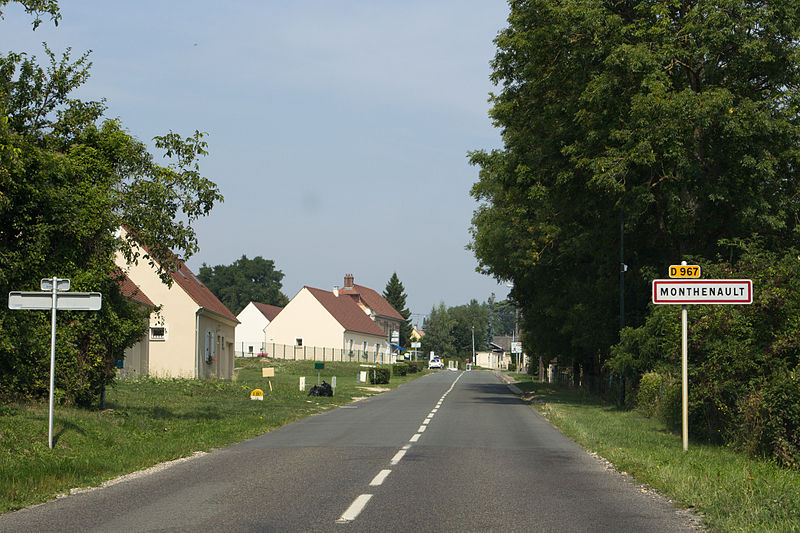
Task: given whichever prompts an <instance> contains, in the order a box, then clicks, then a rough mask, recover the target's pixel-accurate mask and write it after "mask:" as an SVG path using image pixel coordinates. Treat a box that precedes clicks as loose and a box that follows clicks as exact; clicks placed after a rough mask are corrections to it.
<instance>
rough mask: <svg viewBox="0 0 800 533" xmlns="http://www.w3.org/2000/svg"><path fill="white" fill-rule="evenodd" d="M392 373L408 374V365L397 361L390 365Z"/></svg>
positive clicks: (396, 374) (398, 374)
mask: <svg viewBox="0 0 800 533" xmlns="http://www.w3.org/2000/svg"><path fill="white" fill-rule="evenodd" d="M392 374H394V375H395V376H405V375H406V374H408V365H407V364H405V363H397V364H394V365H392Z"/></svg>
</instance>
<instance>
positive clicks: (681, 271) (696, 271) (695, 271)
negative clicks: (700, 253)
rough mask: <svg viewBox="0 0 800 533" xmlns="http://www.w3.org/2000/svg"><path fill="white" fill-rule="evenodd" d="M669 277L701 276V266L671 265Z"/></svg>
mask: <svg viewBox="0 0 800 533" xmlns="http://www.w3.org/2000/svg"><path fill="white" fill-rule="evenodd" d="M669 277H671V278H699V277H700V266H698V265H670V267H669Z"/></svg>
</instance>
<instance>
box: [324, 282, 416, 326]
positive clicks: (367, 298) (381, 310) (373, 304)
mask: <svg viewBox="0 0 800 533" xmlns="http://www.w3.org/2000/svg"><path fill="white" fill-rule="evenodd" d="M339 293H340V294H357V295H359V296H360V297H361V300H362V301H363V302H364V304H365V305H366V306H367V307H369V308H370V309H371V310H372V312H373V313H375V314H376V315H380V316H385V317H388V318H393V319H395V320H405V319H404V318H403V316H402V315H401V314H400V313H398V312H397V310H396V309H395V308H394V307H392V304H390V303H389V302H388V301H387V300H386V298H384V297H383V296H382V295H381V294H379V293H378V292H377V291H375V290H373V289H370V288H369V287H364V286H363V285H358V284H357V283H354V284H353V288H349V287H345V288H343V289H339Z"/></svg>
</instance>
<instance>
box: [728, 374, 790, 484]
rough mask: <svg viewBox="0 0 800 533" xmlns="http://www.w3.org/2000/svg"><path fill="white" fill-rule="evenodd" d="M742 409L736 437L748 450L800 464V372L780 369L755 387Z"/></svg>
mask: <svg viewBox="0 0 800 533" xmlns="http://www.w3.org/2000/svg"><path fill="white" fill-rule="evenodd" d="M740 412H741V419H742V425H741V431H740V432H739V433H738V435H737V437H738V439H739V441H740V442H741V444H742V446H743V447H744V448H745V449H746V450H747V451H749V452H750V453H752V454H754V455H763V456H767V457H774V458H775V459H776V460H777V461H778V462H779V463H780V464H782V465H784V466H788V467H792V468H797V467H798V466H799V465H800V372H798V371H797V370H795V371H791V372H787V371H779V372H777V373H776V374H775V375H773V376H771V377H770V379H768V380H767V381H766V382H765V383H763V384H761V386H758V387H755V388H754V390H753V392H752V393H751V394H750V395H748V396H747V398H746V399H745V400H744V401H743V402H742V405H741V406H740Z"/></svg>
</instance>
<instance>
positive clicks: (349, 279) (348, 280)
mask: <svg viewBox="0 0 800 533" xmlns="http://www.w3.org/2000/svg"><path fill="white" fill-rule="evenodd" d="M354 285H355V283H354V282H353V275H352V274H345V275H344V287H342V288H343V289H352V288H353V287H354Z"/></svg>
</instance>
